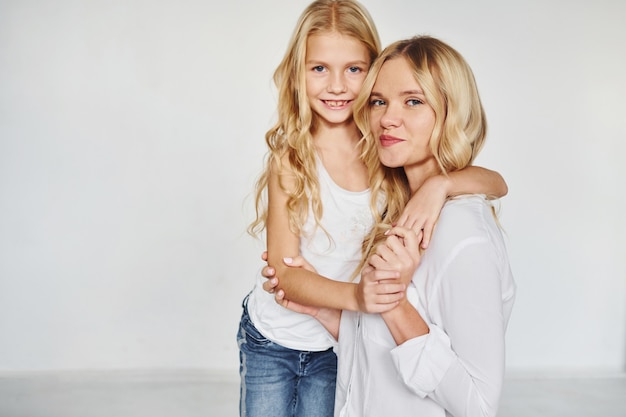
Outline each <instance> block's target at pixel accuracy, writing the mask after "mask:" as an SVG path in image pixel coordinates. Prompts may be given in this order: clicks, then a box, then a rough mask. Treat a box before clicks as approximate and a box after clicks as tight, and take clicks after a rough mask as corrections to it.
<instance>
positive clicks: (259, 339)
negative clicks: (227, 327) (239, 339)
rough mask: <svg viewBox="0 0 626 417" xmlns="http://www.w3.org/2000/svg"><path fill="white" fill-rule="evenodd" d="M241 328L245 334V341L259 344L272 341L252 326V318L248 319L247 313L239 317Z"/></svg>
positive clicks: (262, 344) (263, 344) (267, 343)
mask: <svg viewBox="0 0 626 417" xmlns="http://www.w3.org/2000/svg"><path fill="white" fill-rule="evenodd" d="M241 329H242V330H243V332H244V334H245V336H246V343H250V344H254V345H259V346H265V345H269V344H271V343H272V341H271V340H269V339H268V338H266V337H265V336H263V335H262V334H261V332H259V331H258V330H257V328H256V327H254V324H253V323H252V320H250V316H248V315H247V314H244V315H243V316H242V317H241Z"/></svg>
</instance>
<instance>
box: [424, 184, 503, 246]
mask: <svg viewBox="0 0 626 417" xmlns="http://www.w3.org/2000/svg"><path fill="white" fill-rule="evenodd" d="M493 203H494V201H493V200H488V199H487V198H486V196H485V195H482V194H468V195H462V196H458V197H455V198H452V199H450V200H448V201H447V202H446V204H445V205H444V207H443V209H442V210H441V215H440V216H439V220H438V221H437V225H436V227H435V231H434V234H433V237H432V240H431V241H432V244H435V245H437V242H441V244H442V245H443V246H444V248H442V250H445V251H448V250H451V247H454V246H456V245H458V244H460V243H462V242H465V243H467V242H468V241H476V242H480V241H490V240H492V239H493V236H494V233H496V234H499V233H500V232H499V226H498V223H497V220H496V217H495V211H494V207H493ZM442 245H437V246H442Z"/></svg>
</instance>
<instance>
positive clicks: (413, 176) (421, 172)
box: [404, 158, 441, 195]
mask: <svg viewBox="0 0 626 417" xmlns="http://www.w3.org/2000/svg"><path fill="white" fill-rule="evenodd" d="M404 172H405V173H406V177H407V179H408V181H409V189H410V190H411V195H413V194H415V193H416V192H417V190H419V189H420V187H421V186H422V185H423V184H424V182H426V180H427V179H428V178H430V177H434V176H435V175H439V174H441V169H440V168H439V165H438V164H437V161H436V160H435V158H431V159H428V160H427V161H424V162H423V163H420V164H416V165H413V166H411V167H404Z"/></svg>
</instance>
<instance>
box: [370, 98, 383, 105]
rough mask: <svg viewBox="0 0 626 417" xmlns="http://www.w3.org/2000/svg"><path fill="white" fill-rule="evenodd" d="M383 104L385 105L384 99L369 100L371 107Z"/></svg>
mask: <svg viewBox="0 0 626 417" xmlns="http://www.w3.org/2000/svg"><path fill="white" fill-rule="evenodd" d="M384 105H385V101H384V100H381V99H379V98H375V99H372V100H370V106H372V107H379V106H384Z"/></svg>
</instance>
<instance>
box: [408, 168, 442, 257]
mask: <svg viewBox="0 0 626 417" xmlns="http://www.w3.org/2000/svg"><path fill="white" fill-rule="evenodd" d="M448 181H449V180H448V178H447V177H445V176H443V175H435V176H433V177H430V178H428V179H427V180H426V181H425V182H424V184H422V186H421V187H420V188H419V189H418V190H417V192H416V193H415V194H414V195H413V196H412V197H411V199H410V200H409V202H408V203H407V205H406V207H405V208H404V210H403V211H402V215H401V216H400V219H399V220H398V223H397V225H398V226H402V227H405V228H407V229H412V230H413V231H414V232H415V233H416V234H418V233H419V232H420V231H422V232H423V235H422V249H426V248H427V247H428V244H429V243H430V238H431V236H432V234H433V230H434V228H435V224H436V223H437V219H439V213H440V212H441V209H442V208H443V205H444V204H445V202H446V199H447V197H448Z"/></svg>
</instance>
